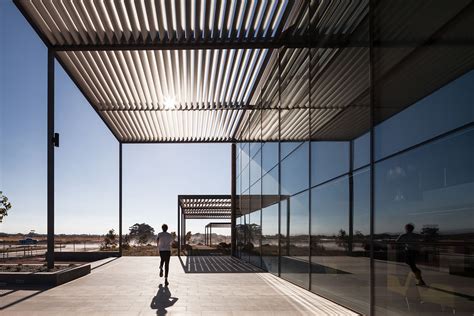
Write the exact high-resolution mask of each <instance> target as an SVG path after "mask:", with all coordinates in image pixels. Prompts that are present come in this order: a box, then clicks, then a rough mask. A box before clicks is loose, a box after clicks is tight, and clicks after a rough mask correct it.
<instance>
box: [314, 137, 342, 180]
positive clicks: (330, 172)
mask: <svg viewBox="0 0 474 316" xmlns="http://www.w3.org/2000/svg"><path fill="white" fill-rule="evenodd" d="M349 158H350V157H349V142H311V185H312V186H314V185H317V184H319V183H322V182H324V181H327V180H330V179H333V178H335V177H337V176H340V175H343V174H344V173H347V172H349Z"/></svg>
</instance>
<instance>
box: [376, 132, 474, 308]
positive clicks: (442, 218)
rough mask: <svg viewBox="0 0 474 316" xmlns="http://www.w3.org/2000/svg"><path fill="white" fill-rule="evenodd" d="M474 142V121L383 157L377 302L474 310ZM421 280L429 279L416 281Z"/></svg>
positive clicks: (378, 194)
mask: <svg viewBox="0 0 474 316" xmlns="http://www.w3.org/2000/svg"><path fill="white" fill-rule="evenodd" d="M473 148H474V129H472V128H471V129H468V130H464V131H461V132H459V133H457V134H455V135H451V136H448V137H446V138H444V139H441V140H439V141H435V142H433V143H430V144H427V145H424V146H422V147H419V148H416V149H414V150H412V151H409V152H406V153H404V154H401V155H398V156H395V157H393V158H391V159H388V160H386V161H383V162H380V163H378V164H377V165H376V169H375V176H376V178H375V181H376V184H377V185H376V188H375V197H376V200H375V202H376V205H375V207H376V208H375V235H374V240H375V244H374V246H375V259H376V261H375V268H376V270H375V276H376V287H377V292H376V301H375V302H376V305H377V306H378V307H380V308H385V309H389V310H396V311H400V312H403V313H405V314H411V315H420V314H422V315H433V313H437V312H439V311H440V310H444V309H447V310H448V311H450V312H451V313H452V312H453V311H456V314H458V313H461V314H462V313H466V312H468V311H470V312H472V311H473V310H474V302H473V301H472V299H470V297H471V298H472V296H473V288H472V284H473V274H472V273H473V268H472V267H473V266H474V257H473V255H472V254H473V253H474V237H473V236H474V194H473V193H474V150H473ZM410 225H411V227H410ZM421 280H424V282H426V284H428V287H417V286H416V284H417V283H420V282H421Z"/></svg>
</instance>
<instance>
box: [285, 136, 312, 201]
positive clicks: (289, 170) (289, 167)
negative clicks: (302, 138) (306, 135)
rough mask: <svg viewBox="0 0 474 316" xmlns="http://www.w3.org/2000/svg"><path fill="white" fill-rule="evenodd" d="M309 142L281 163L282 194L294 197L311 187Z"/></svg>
mask: <svg viewBox="0 0 474 316" xmlns="http://www.w3.org/2000/svg"><path fill="white" fill-rule="evenodd" d="M308 148H309V145H308V142H305V143H304V144H303V145H301V146H300V147H299V148H298V149H297V150H295V151H294V152H293V153H291V155H289V156H288V157H286V158H285V159H284V160H283V161H282V162H281V194H283V195H293V194H295V193H298V192H301V191H303V190H306V189H307V188H308V187H309V163H308V157H309V156H308Z"/></svg>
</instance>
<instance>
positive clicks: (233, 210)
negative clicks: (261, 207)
mask: <svg viewBox="0 0 474 316" xmlns="http://www.w3.org/2000/svg"><path fill="white" fill-rule="evenodd" d="M236 158H237V150H236V145H235V143H232V145H231V158H230V159H231V177H230V178H231V184H230V192H231V193H230V209H231V219H230V244H231V251H230V253H231V254H232V256H236V251H235V249H236V245H237V236H236V234H235V233H236V231H235V226H236V225H235V223H236V218H235V217H236V215H237V212H236V205H235V204H236V203H235V202H236V196H237V194H236V191H237V186H236V179H237V175H236V173H237V165H236V164H237V162H236V160H237V159H236Z"/></svg>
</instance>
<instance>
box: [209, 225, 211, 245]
mask: <svg viewBox="0 0 474 316" xmlns="http://www.w3.org/2000/svg"><path fill="white" fill-rule="evenodd" d="M209 247H212V225H211V226H209Z"/></svg>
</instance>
